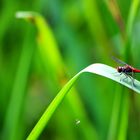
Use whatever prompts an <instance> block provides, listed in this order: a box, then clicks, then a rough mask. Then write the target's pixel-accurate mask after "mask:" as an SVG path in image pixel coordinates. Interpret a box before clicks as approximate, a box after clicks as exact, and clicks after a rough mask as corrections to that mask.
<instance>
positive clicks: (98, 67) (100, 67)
mask: <svg viewBox="0 0 140 140" xmlns="http://www.w3.org/2000/svg"><path fill="white" fill-rule="evenodd" d="M83 72H89V73H95V74H98V75H101V76H104V77H107V78H109V79H112V80H114V81H116V82H118V83H120V84H122V85H124V86H126V87H128V88H130V89H132V90H134V91H136V92H137V93H140V82H139V81H138V80H136V79H134V84H135V85H134V86H133V85H132V80H131V79H130V78H127V79H125V77H126V76H125V75H124V74H122V75H120V74H119V73H118V72H117V70H116V69H115V68H112V67H110V66H108V65H105V64H100V63H95V64H91V65H89V66H88V67H86V68H85V69H83V70H82V71H80V72H79V73H83ZM120 79H122V80H120ZM123 79H125V80H123Z"/></svg>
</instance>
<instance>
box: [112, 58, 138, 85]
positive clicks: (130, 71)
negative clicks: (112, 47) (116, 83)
mask: <svg viewBox="0 0 140 140" xmlns="http://www.w3.org/2000/svg"><path fill="white" fill-rule="evenodd" d="M113 59H114V60H115V61H116V62H118V63H120V64H122V65H124V66H119V67H117V72H119V73H120V74H124V75H125V76H126V78H128V77H129V78H130V79H131V80H132V84H133V86H134V79H133V76H134V73H140V70H139V69H136V68H134V67H132V66H130V65H128V64H126V63H125V62H123V61H121V60H119V59H117V58H115V57H113ZM126 78H125V79H126Z"/></svg>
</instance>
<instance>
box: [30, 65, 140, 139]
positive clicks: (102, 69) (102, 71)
mask: <svg viewBox="0 0 140 140" xmlns="http://www.w3.org/2000/svg"><path fill="white" fill-rule="evenodd" d="M85 72H89V73H94V74H97V75H101V76H104V77H107V78H109V79H112V80H114V81H116V82H118V83H120V84H122V85H124V86H126V87H128V88H130V89H132V90H134V91H136V92H137V93H140V82H139V81H137V80H135V85H136V86H135V87H132V83H131V82H132V81H131V80H130V79H127V80H126V81H123V80H122V81H120V76H115V74H114V73H115V72H116V69H114V68H112V67H110V66H107V65H104V64H99V63H98V64H92V65H90V66H88V67H86V68H85V69H83V70H82V71H80V72H79V73H78V74H76V75H75V76H74V77H73V78H72V79H71V80H70V81H69V82H68V83H67V84H66V85H65V86H64V87H63V88H62V90H61V91H60V92H59V93H58V94H57V96H56V97H55V98H54V100H53V101H52V102H51V104H50V105H49V107H48V108H47V109H46V111H45V112H44V114H43V115H42V117H41V118H40V120H39V121H38V123H37V124H36V126H35V127H34V128H33V130H32V131H31V133H30V135H29V136H28V138H27V139H28V140H35V139H37V138H38V137H39V135H40V134H41V132H42V130H43V129H44V127H45V126H46V125H47V123H48V121H49V119H50V118H51V116H52V115H53V113H54V111H55V110H56V109H57V107H58V106H59V104H60V103H61V102H62V100H63V99H64V97H65V95H66V94H67V93H68V92H69V90H70V89H71V87H72V86H73V85H74V83H75V81H76V80H77V79H78V78H79V76H80V75H81V74H82V73H85Z"/></svg>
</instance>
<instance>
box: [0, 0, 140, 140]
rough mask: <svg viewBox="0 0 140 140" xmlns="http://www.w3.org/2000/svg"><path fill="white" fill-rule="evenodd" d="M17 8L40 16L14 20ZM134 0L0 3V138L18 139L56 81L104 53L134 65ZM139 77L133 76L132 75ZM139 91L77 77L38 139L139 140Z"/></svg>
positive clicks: (139, 60) (137, 60) (138, 52)
mask: <svg viewBox="0 0 140 140" xmlns="http://www.w3.org/2000/svg"><path fill="white" fill-rule="evenodd" d="M18 11H34V12H36V13H38V14H40V15H41V16H39V18H38V17H37V18H36V17H31V18H27V20H23V19H20V20H19V19H17V18H16V13H17V12H18ZM139 37H140V8H139V0H132V1H131V0H123V1H121V0H101V1H98V0H77V1H75V0H67V1H64V0H48V1H45V0H40V1H39V0H35V1H27V0H25V1H18V0H11V1H8V0H5V1H4V0H1V1H0V139H2V140H24V139H26V137H27V136H28V135H29V133H30V132H31V130H32V129H33V127H34V126H35V124H36V123H37V121H38V119H39V118H40V117H41V115H42V114H43V112H44V110H45V109H46V107H47V106H48V105H49V103H50V102H51V101H52V99H53V98H54V97H55V95H56V94H57V93H58V91H59V90H60V89H61V88H62V87H63V85H64V84H65V83H66V82H67V81H68V80H69V79H70V78H71V77H73V76H74V75H75V74H76V73H77V72H79V71H80V70H81V69H83V68H85V67H86V66H88V65H89V64H92V63H105V64H107V65H111V66H114V67H116V66H117V64H116V63H114V62H113V60H112V59H111V56H115V57H118V58H120V59H122V60H125V61H127V62H128V63H129V64H132V65H133V66H135V67H138V68H140V57H139V56H140V47H139V46H140V39H139ZM136 78H137V79H139V78H140V76H139V75H136ZM139 131H140V96H139V95H138V94H135V93H133V92H132V91H130V90H127V89H126V88H124V87H122V86H121V85H119V84H116V83H115V82H113V81H111V80H108V79H106V78H103V77H100V76H96V75H92V74H84V75H83V76H82V77H81V78H80V79H79V80H78V82H76V85H75V87H74V88H73V90H71V92H70V93H69V95H68V96H67V97H66V98H65V99H64V101H63V102H62V104H61V105H60V106H59V108H58V109H57V111H56V112H55V114H54V115H53V117H52V118H51V120H50V122H49V125H48V126H46V128H45V129H44V130H43V133H41V135H40V137H39V139H40V140H46V139H48V140H93V139H95V140H96V139H97V140H105V139H107V140H125V139H128V140H132V139H133V140H139V139H140V133H139Z"/></svg>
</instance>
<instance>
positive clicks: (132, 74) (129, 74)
mask: <svg viewBox="0 0 140 140" xmlns="http://www.w3.org/2000/svg"><path fill="white" fill-rule="evenodd" d="M126 75H127V76H128V77H129V78H130V79H131V81H132V87H135V86H136V85H135V83H134V78H133V76H134V73H133V72H132V73H128V74H126Z"/></svg>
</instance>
